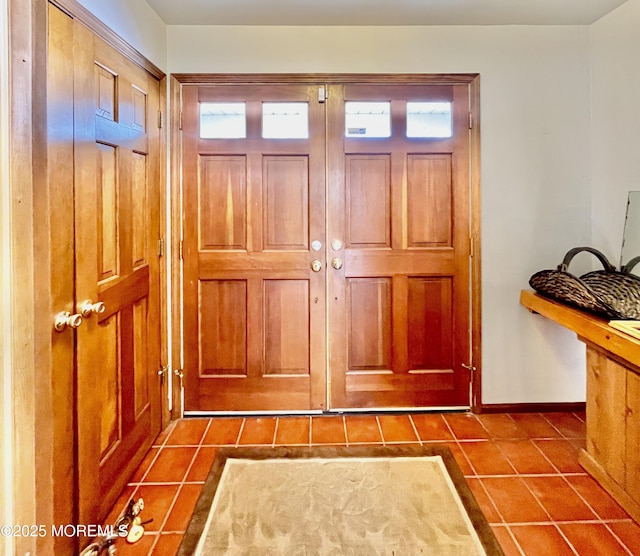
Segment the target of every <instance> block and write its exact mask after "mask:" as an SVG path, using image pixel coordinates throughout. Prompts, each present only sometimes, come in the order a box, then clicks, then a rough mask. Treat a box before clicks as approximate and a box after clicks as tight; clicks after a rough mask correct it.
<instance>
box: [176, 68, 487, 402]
mask: <svg viewBox="0 0 640 556" xmlns="http://www.w3.org/2000/svg"><path fill="white" fill-rule="evenodd" d="M243 83H246V84H276V83H309V84H318V85H324V84H345V83H363V84H372V85H376V84H379V85H394V84H404V85H406V84H414V85H436V84H448V85H451V84H467V85H468V86H469V102H470V106H469V112H470V120H471V121H470V127H471V129H470V167H469V174H470V178H469V179H470V183H469V187H470V196H469V198H470V203H471V229H470V231H469V233H470V241H472V242H473V256H472V258H471V311H472V315H471V346H472V349H471V361H469V364H470V365H471V366H472V367H473V368H474V370H473V372H472V377H471V399H470V406H471V410H472V411H473V412H479V411H480V410H481V407H482V368H481V366H482V343H481V342H482V329H481V326H482V283H481V241H480V239H481V236H480V215H481V197H480V74H478V73H446V74H419V73H402V74H372V73H364V74H359V73H355V74H342V73H250V74H235V73H207V74H205V73H175V74H172V76H171V89H172V103H171V139H170V140H171V144H172V145H180V142H181V130H180V117H181V103H180V88H181V85H190V84H202V85H207V84H209V85H215V84H243ZM174 151H175V149H174ZM179 176H180V159H179V158H176V154H175V152H174V153H173V155H172V192H171V195H172V198H173V199H181V191H180V189H179V187H178V186H177V184H178V183H179ZM171 224H172V229H173V230H174V232H173V234H174V241H175V243H176V247H175V250H176V253H174V254H173V255H172V257H173V260H172V264H174V265H175V266H174V267H173V268H180V264H181V262H182V261H181V259H180V257H179V254H178V253H177V245H178V244H179V236H178V235H177V232H176V231H177V230H181V226H182V216H181V211H180V210H179V208H178V209H177V210H172V223H171ZM174 281H177V279H176V278H175V277H174ZM177 282H178V285H179V281H177ZM177 292H178V290H177V286H174V298H173V300H172V303H173V311H174V316H175V318H174V340H173V341H174V353H177V352H178V350H179V349H180V348H179V346H181V340H180V338H176V337H175V336H176V335H177V334H179V330H180V328H179V326H180V320H179V316H178V315H179V312H180V311H181V303H180V299H179V296H178V294H177ZM176 321H177V322H176ZM176 386H178V387H179V383H178V382H177V381H176ZM178 397H179V396H178Z"/></svg>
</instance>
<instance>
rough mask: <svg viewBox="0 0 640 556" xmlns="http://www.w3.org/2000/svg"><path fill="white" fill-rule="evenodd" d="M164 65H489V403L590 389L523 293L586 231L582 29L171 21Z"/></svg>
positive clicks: (577, 353)
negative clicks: (227, 24) (244, 24)
mask: <svg viewBox="0 0 640 556" xmlns="http://www.w3.org/2000/svg"><path fill="white" fill-rule="evenodd" d="M167 57H168V70H169V72H185V73H188V72H222V73H226V72H229V73H234V72H237V73H243V72H303V73H317V72H329V73H343V72H344V73H356V72H373V73H394V72H417V73H439V72H441V73H455V72H479V73H480V74H481V118H482V124H481V126H482V127H481V130H482V250H483V256H482V265H483V271H482V272H483V275H482V283H483V296H482V297H483V298H482V305H483V330H482V342H483V345H482V349H483V402H484V403H518V402H554V401H557V402H569V401H583V400H584V399H585V370H584V347H583V346H582V344H580V343H579V342H578V341H577V340H576V339H575V336H574V335H573V334H571V333H569V332H567V331H565V330H563V329H561V328H560V327H558V326H556V325H554V324H552V323H550V322H548V321H546V320H544V319H542V318H541V317H538V316H534V315H531V314H529V313H528V312H527V311H526V310H524V309H523V308H522V307H520V306H519V304H518V297H519V292H520V290H521V289H522V288H526V287H528V286H527V281H528V279H529V276H530V275H531V274H532V273H533V272H534V271H536V270H539V269H542V268H551V267H554V266H556V265H557V264H558V263H559V262H560V260H561V259H562V256H563V255H564V253H565V252H566V251H567V250H568V249H569V248H571V247H574V246H576V245H583V244H591V225H590V216H591V189H590V170H589V152H590V143H589V137H590V123H589V111H590V97H589V60H588V28H587V27H582V26H575V27H563V26H553V27H508V26H502V27H304V28H303V27H237V26H234V27H211V26H196V27H193V26H189V27H187V26H170V27H168V54H167Z"/></svg>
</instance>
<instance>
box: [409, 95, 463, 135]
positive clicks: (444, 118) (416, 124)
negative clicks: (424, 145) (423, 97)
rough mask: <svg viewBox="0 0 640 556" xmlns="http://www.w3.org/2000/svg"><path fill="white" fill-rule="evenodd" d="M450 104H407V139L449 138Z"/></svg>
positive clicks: (450, 132) (450, 123)
mask: <svg viewBox="0 0 640 556" xmlns="http://www.w3.org/2000/svg"><path fill="white" fill-rule="evenodd" d="M451 135H453V126H452V120H451V103H450V102H407V137H418V138H430V137H431V138H437V137H451Z"/></svg>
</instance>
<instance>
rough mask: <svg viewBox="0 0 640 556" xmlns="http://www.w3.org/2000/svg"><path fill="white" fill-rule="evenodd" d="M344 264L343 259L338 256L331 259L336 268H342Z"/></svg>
mask: <svg viewBox="0 0 640 556" xmlns="http://www.w3.org/2000/svg"><path fill="white" fill-rule="evenodd" d="M342 264H343V263H342V259H338V257H335V258H333V259H331V266H332V267H333V268H335V269H336V270H340V269H341V268H342Z"/></svg>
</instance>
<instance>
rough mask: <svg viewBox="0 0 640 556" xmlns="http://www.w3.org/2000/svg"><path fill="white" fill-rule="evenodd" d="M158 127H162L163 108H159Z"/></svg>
mask: <svg viewBox="0 0 640 556" xmlns="http://www.w3.org/2000/svg"><path fill="white" fill-rule="evenodd" d="M158 127H159V128H160V129H162V110H158Z"/></svg>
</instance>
